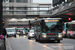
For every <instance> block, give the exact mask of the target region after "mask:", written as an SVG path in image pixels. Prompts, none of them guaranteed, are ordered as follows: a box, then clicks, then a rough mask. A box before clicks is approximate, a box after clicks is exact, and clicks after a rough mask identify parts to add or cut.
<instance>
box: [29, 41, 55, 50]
mask: <svg viewBox="0 0 75 50" xmlns="http://www.w3.org/2000/svg"><path fill="white" fill-rule="evenodd" d="M29 41H31V42H33V43H36V44H38V45H40V46H42V47H45V48H47V49H50V50H55V49H53V48H50V47H47V46H46V45H42V44H39V43H37V42H35V41H33V40H29Z"/></svg>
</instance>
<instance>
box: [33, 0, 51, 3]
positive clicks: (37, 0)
mask: <svg viewBox="0 0 75 50" xmlns="http://www.w3.org/2000/svg"><path fill="white" fill-rule="evenodd" d="M33 3H52V0H33Z"/></svg>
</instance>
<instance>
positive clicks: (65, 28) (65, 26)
mask: <svg viewBox="0 0 75 50" xmlns="http://www.w3.org/2000/svg"><path fill="white" fill-rule="evenodd" d="M67 24H68V22H65V23H64V27H63V32H62V33H63V37H64V38H66V37H67V27H68V26H67Z"/></svg>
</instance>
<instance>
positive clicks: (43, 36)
mask: <svg viewBox="0 0 75 50" xmlns="http://www.w3.org/2000/svg"><path fill="white" fill-rule="evenodd" d="M31 24H32V25H34V35H35V40H36V41H40V42H43V41H57V42H59V43H60V40H62V39H63V35H62V19H61V18H44V19H38V20H35V21H33V22H31Z"/></svg>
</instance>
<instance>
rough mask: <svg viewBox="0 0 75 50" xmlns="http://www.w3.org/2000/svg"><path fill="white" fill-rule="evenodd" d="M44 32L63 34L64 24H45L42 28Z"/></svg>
mask: <svg viewBox="0 0 75 50" xmlns="http://www.w3.org/2000/svg"><path fill="white" fill-rule="evenodd" d="M42 31H44V32H61V31H62V23H61V22H45V24H43V26H42Z"/></svg>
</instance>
